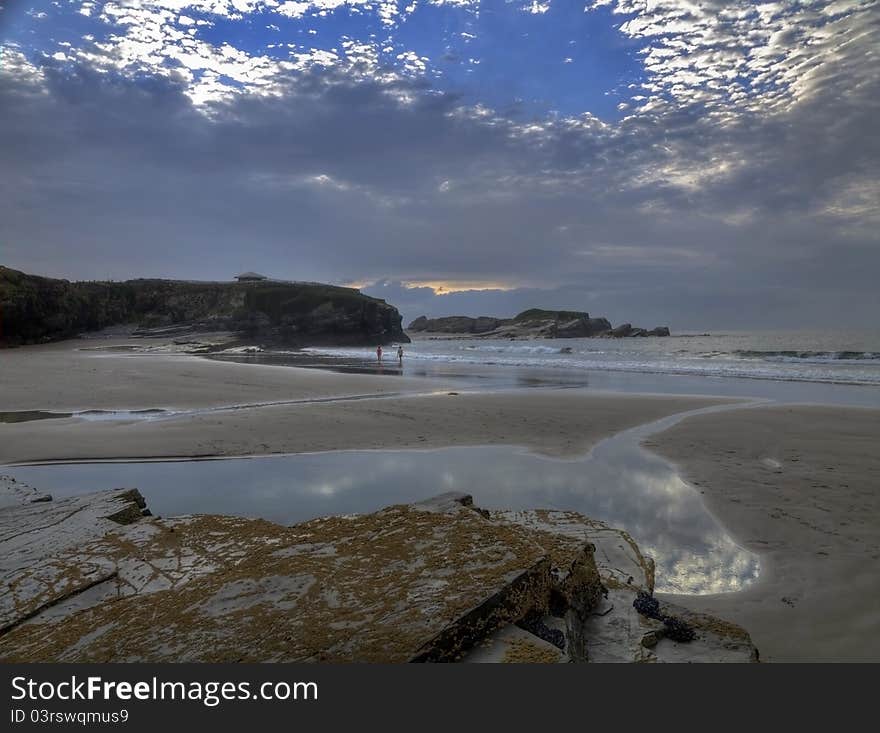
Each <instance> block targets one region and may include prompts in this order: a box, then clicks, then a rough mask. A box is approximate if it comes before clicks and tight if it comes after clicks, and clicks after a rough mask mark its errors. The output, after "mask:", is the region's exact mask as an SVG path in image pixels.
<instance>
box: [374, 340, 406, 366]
mask: <svg viewBox="0 0 880 733" xmlns="http://www.w3.org/2000/svg"><path fill="white" fill-rule="evenodd" d="M376 359H377V360H379V361H382V345H381V344H379V346H377V347H376ZM397 359H398V361H400V363H401V364H403V346H398V347H397Z"/></svg>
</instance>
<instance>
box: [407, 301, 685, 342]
mask: <svg viewBox="0 0 880 733" xmlns="http://www.w3.org/2000/svg"><path fill="white" fill-rule="evenodd" d="M408 330H409V331H412V332H416V333H419V332H425V333H444V334H454V335H459V336H462V337H476V336H483V337H489V338H506V339H539V338H541V339H544V338H595V337H598V336H610V337H615V338H623V337H630V336H668V335H669V329H668V328H666V327H665V326H662V327H658V328H655V329H654V330H653V331H647V330H645V329H644V328H635V327H633V325H632V324H631V323H624V324H622V325H620V326H618V327H617V328H612V327H611V322H610V321H609V320H608V319H607V318H591V317H590V314H589V313H587V312H586V311H554V310H545V309H543V308H530V309H529V310H525V311H522V313H518V314H517V315H515V316H514V317H513V318H489V317H488V316H480V317H479V318H471V317H470V316H446V317H444V318H428V317H427V316H419V317H418V318H416V319H415V320H414V321H412V323H410V324H409V327H408Z"/></svg>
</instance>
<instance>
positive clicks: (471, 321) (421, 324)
mask: <svg viewBox="0 0 880 733" xmlns="http://www.w3.org/2000/svg"><path fill="white" fill-rule="evenodd" d="M501 324H502V321H501V320H500V319H498V318H490V317H488V316H479V317H477V318H471V317H470V316H448V317H446V318H428V317H427V316H419V317H418V318H416V319H415V320H414V321H413V322H412V323H410V324H409V327H408V330H410V331H427V332H428V333H488V332H489V331H494V330H495V329H496V328H498V326H499V325H501Z"/></svg>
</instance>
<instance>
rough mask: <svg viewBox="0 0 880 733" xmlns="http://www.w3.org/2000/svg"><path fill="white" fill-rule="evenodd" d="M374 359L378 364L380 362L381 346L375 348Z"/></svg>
mask: <svg viewBox="0 0 880 733" xmlns="http://www.w3.org/2000/svg"><path fill="white" fill-rule="evenodd" d="M376 359H377V360H378V361H380V362H381V361H382V344H379V345H378V346H377V347H376Z"/></svg>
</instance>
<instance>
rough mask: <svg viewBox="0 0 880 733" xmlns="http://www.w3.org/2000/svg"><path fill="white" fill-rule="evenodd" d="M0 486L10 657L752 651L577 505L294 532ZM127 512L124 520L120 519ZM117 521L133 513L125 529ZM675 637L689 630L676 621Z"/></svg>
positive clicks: (123, 500) (326, 658)
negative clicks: (648, 606) (656, 590)
mask: <svg viewBox="0 0 880 733" xmlns="http://www.w3.org/2000/svg"><path fill="white" fill-rule="evenodd" d="M32 493H33V490H27V489H23V488H22V485H20V484H17V483H15V482H12V481H9V480H6V481H0V506H2V507H3V508H2V509H0V572H2V573H3V577H2V581H3V582H4V584H5V587H7V588H9V589H10V592H9V593H7V594H5V595H4V596H2V600H0V619H2V630H3V633H2V635H0V661H2V662H24V661H63V662H87V661H93V662H94V661H117V662H137V661H151V662H164V661H184V662H186V661H189V662H228V661H244V662H272V661H276V662H284V661H310V662H350V661H373V662H404V661H455V660H462V661H471V662H478V661H506V662H560V661H588V660H589V661H598V660H603V659H604V660H609V661H694V660H697V659H706V660H712V661H730V660H735V661H747V660H748V659H749V658H750V656H749V655H750V654H753V653H754V647H753V646H752V645H751V642H750V640H749V638H748V634H746V633H745V632H744V631H743V630H742V629H739V628H738V627H734V626H732V625H730V624H726V623H725V622H723V621H721V620H720V619H714V618H712V617H700V616H697V615H695V614H690V612H688V611H687V610H686V609H681V608H677V607H672V606H669V605H668V604H662V605H661V613H662V614H665V615H666V616H670V617H674V618H676V619H679V620H680V622H681V624H682V628H684V627H688V628H692V629H694V631H695V633H696V635H697V638H695V639H694V640H693V641H691V642H689V643H677V642H675V641H673V640H672V639H670V638H669V631H668V627H667V628H666V629H665V630H664V625H663V623H661V622H659V621H654V620H652V619H646V618H645V617H643V616H641V615H640V614H639V613H638V612H637V611H636V610H635V608H633V600H634V599H635V598H637V597H638V593H639V592H640V591H643V592H645V593H650V591H651V589H652V588H653V572H654V570H653V564H652V563H650V562H649V561H648V560H647V559H646V558H644V557H643V556H642V555H641V553H640V552H639V550H638V547H637V546H636V545H635V543H634V542H633V541H632V538H630V537H629V536H628V535H626V534H625V533H622V532H619V531H618V530H614V529H612V528H609V527H607V526H606V525H604V524H602V523H601V522H596V521H594V520H591V519H589V518H587V517H583V516H581V515H578V514H576V513H574V512H559V511H540V510H535V511H529V512H487V511H485V510H481V509H478V508H477V507H475V506H474V502H473V498H472V497H471V496H470V495H468V494H463V493H447V494H442V495H439V496H436V497H434V498H432V499H430V500H427V501H424V502H420V503H418V504H413V505H401V506H392V507H388V508H386V509H383V510H381V511H378V512H374V513H372V514H367V515H359V516H342V517H326V518H321V519H315V520H312V521H310V522H305V523H303V524H299V525H296V526H293V527H282V526H280V525H277V524H273V523H271V522H266V521H262V520H255V519H244V518H238V517H222V516H212V515H198V516H189V517H177V518H171V519H159V518H155V517H149V516H146V517H145V516H143V514H144V511H145V507H144V501H143V498H142V497H141V496H140V495H139V494H138V493H137V492H136V491H133V490H127V491H126V490H118V491H109V492H98V493H95V494H90V495H88V496H82V497H74V498H69V499H60V500H56V501H52V502H48V503H45V504H39V505H37V504H33V503H30V502H29V498H30V496H31V495H32ZM114 518H115V521H114ZM120 521H124V522H126V523H124V524H120V523H119V522H120ZM674 633H675V632H674Z"/></svg>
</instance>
